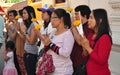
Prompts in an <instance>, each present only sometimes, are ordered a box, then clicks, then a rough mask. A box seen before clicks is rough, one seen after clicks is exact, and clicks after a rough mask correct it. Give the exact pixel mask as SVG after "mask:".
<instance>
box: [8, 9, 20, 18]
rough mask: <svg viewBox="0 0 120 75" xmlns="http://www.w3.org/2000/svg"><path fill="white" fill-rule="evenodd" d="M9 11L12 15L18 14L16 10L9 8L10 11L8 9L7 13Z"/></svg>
mask: <svg viewBox="0 0 120 75" xmlns="http://www.w3.org/2000/svg"><path fill="white" fill-rule="evenodd" d="M10 13H13V15H14V17H15V16H17V15H18V14H17V11H16V10H10V11H8V15H9V14H10Z"/></svg>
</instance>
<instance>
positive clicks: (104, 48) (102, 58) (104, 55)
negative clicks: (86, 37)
mask: <svg viewBox="0 0 120 75" xmlns="http://www.w3.org/2000/svg"><path fill="white" fill-rule="evenodd" d="M104 41H105V42H104ZM96 45H97V48H95V49H97V52H96V51H94V50H95V49H94V50H93V51H92V53H91V54H90V58H91V59H92V60H93V61H95V62H96V63H98V64H100V65H102V64H104V63H106V62H108V58H109V54H110V51H111V47H112V44H111V41H110V38H109V37H108V35H103V36H102V37H101V38H100V39H99V40H98V43H97V44H96Z"/></svg>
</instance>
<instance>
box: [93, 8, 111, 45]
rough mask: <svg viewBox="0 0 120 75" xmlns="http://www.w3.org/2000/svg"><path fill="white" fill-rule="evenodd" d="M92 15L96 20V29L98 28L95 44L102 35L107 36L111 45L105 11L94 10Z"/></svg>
mask: <svg viewBox="0 0 120 75" xmlns="http://www.w3.org/2000/svg"><path fill="white" fill-rule="evenodd" d="M93 15H94V17H95V20H96V27H97V28H98V33H97V36H96V39H95V42H96V41H97V40H98V39H99V38H100V37H101V36H102V35H103V34H108V35H109V36H110V39H111V43H112V38H111V35H112V32H111V29H110V26H109V22H108V17H107V11H106V10H105V9H95V10H93Z"/></svg>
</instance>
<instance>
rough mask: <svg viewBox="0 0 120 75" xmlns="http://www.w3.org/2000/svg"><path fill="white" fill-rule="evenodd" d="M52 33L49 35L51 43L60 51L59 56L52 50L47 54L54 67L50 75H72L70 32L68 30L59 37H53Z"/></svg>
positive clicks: (71, 37)
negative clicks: (50, 57)
mask: <svg viewBox="0 0 120 75" xmlns="http://www.w3.org/2000/svg"><path fill="white" fill-rule="evenodd" d="M54 33H55V31H54V32H53V33H52V34H51V35H50V38H51V41H52V42H53V43H55V44H56V45H57V46H58V47H60V49H59V55H58V54H56V53H55V52H53V51H52V50H49V51H48V52H47V53H49V54H51V55H52V57H53V63H54V65H55V72H54V73H53V74H52V75H66V74H69V75H72V73H73V67H72V61H71V59H70V54H71V52H72V48H73V44H74V38H73V35H72V32H71V31H70V30H68V31H66V32H64V33H62V34H59V35H54Z"/></svg>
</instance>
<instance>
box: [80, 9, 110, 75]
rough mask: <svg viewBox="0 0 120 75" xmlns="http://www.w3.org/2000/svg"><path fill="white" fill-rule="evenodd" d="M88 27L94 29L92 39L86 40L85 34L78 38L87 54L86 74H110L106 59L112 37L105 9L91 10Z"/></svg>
mask: <svg viewBox="0 0 120 75" xmlns="http://www.w3.org/2000/svg"><path fill="white" fill-rule="evenodd" d="M88 28H90V29H92V30H93V31H94V34H93V36H92V40H94V41H93V42H91V41H88V39H86V37H85V36H83V37H81V39H80V42H81V45H82V46H83V48H84V50H86V51H87V52H88V54H89V60H88V63H87V74H88V75H110V74H111V73H110V70H109V65H108V59H109V55H110V51H111V47H112V39H111V35H110V26H109V23H108V18H107V12H106V10H104V9H95V10H93V11H92V12H91V15H90V18H89V20H88ZM90 44H91V45H92V47H91V46H90Z"/></svg>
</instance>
